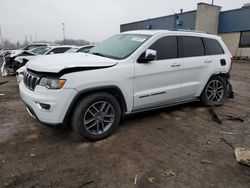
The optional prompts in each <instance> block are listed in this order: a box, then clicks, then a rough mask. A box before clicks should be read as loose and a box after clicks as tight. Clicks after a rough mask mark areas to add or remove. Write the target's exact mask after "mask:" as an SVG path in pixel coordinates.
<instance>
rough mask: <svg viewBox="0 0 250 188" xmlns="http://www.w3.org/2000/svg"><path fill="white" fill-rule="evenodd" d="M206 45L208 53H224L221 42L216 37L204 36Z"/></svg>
mask: <svg viewBox="0 0 250 188" xmlns="http://www.w3.org/2000/svg"><path fill="white" fill-rule="evenodd" d="M203 40H204V43H205V46H206V55H218V54H224V50H223V48H222V47H221V45H220V43H219V42H218V41H217V40H215V39H209V38H203Z"/></svg>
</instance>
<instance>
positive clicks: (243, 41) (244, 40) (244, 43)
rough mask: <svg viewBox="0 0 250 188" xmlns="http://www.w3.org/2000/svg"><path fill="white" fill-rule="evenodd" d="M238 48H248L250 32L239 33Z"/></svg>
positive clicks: (249, 45)
mask: <svg viewBox="0 0 250 188" xmlns="http://www.w3.org/2000/svg"><path fill="white" fill-rule="evenodd" d="M240 47H243V48H244V47H250V31H243V32H241V37H240Z"/></svg>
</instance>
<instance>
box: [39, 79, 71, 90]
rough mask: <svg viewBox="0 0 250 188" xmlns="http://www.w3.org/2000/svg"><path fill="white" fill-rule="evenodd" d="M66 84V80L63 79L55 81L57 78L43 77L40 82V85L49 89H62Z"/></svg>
mask: <svg viewBox="0 0 250 188" xmlns="http://www.w3.org/2000/svg"><path fill="white" fill-rule="evenodd" d="M65 83H66V80H63V79H55V78H45V77H43V78H42V79H41V80H40V83H39V85H40V86H45V87H47V88H48V89H61V88H62V87H63V86H64V84H65Z"/></svg>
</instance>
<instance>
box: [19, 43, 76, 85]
mask: <svg viewBox="0 0 250 188" xmlns="http://www.w3.org/2000/svg"><path fill="white" fill-rule="evenodd" d="M73 48H76V47H75V46H69V45H63V46H47V47H38V48H35V49H34V50H32V51H31V52H32V53H34V55H28V56H18V57H16V58H15V67H18V68H17V70H16V71H15V74H16V78H17V82H18V83H20V82H21V81H22V79H23V73H24V71H25V67H26V66H25V65H26V63H27V62H28V61H29V60H31V59H34V58H36V57H39V56H41V55H53V54H61V53H65V52H67V51H68V50H70V49H73Z"/></svg>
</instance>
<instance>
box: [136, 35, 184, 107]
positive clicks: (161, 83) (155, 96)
mask: <svg viewBox="0 0 250 188" xmlns="http://www.w3.org/2000/svg"><path fill="white" fill-rule="evenodd" d="M148 49H152V50H156V51H157V60H154V61H151V62H148V63H138V62H137V63H135V79H134V109H135V110H136V109H142V108H147V107H152V106H162V105H164V104H166V103H168V102H172V101H175V100H178V98H179V90H180V84H181V81H182V80H181V70H182V62H181V60H180V59H179V58H178V38H177V37H176V36H164V37H161V38H159V39H158V40H157V41H156V42H155V43H154V44H152V45H151V46H150V47H149V48H148Z"/></svg>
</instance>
